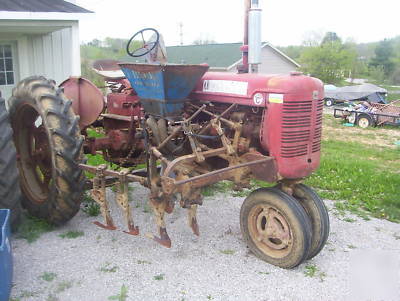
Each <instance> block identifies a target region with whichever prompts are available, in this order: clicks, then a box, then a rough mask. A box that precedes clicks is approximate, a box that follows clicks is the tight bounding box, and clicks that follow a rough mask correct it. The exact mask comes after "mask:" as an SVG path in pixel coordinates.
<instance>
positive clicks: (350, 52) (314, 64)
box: [300, 40, 357, 84]
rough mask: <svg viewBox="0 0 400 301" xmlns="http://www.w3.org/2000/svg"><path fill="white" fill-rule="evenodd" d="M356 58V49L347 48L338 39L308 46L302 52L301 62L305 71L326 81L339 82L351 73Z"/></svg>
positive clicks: (330, 82)
mask: <svg viewBox="0 0 400 301" xmlns="http://www.w3.org/2000/svg"><path fill="white" fill-rule="evenodd" d="M356 58H357V53H356V52H355V51H354V49H351V48H350V49H349V48H346V47H344V46H343V45H342V43H341V41H339V40H336V41H332V42H329V43H327V42H326V43H321V45H320V46H315V47H308V48H307V49H305V50H304V51H303V53H302V54H301V56H300V63H301V65H302V68H301V69H302V70H303V71H304V72H305V73H308V74H310V75H311V76H315V77H317V78H319V79H320V80H322V81H323V82H325V83H329V84H338V83H340V81H341V80H342V79H343V78H344V77H345V76H348V75H349V74H350V71H351V69H352V65H353V64H354V61H355V60H356Z"/></svg>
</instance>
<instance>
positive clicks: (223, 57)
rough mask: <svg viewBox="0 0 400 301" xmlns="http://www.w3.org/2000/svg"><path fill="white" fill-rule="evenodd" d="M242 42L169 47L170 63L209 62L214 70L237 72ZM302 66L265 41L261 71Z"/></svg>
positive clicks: (280, 71)
mask: <svg viewBox="0 0 400 301" xmlns="http://www.w3.org/2000/svg"><path fill="white" fill-rule="evenodd" d="M241 45H242V43H225V44H205V45H187V46H171V47H167V56H168V61H169V62H170V63H186V64H202V63H207V64H208V65H209V66H210V70H212V71H224V72H237V66H238V65H240V64H242V53H241V52H240V46H241ZM299 67H300V64H298V63H297V62H296V61H294V60H293V59H291V58H290V57H288V56H287V55H286V54H284V53H283V52H282V51H280V50H279V49H278V48H276V47H274V46H272V45H271V44H270V43H263V45H262V49H261V64H260V65H259V72H260V73H265V74H288V73H290V72H291V71H295V70H297V69H298V68H299Z"/></svg>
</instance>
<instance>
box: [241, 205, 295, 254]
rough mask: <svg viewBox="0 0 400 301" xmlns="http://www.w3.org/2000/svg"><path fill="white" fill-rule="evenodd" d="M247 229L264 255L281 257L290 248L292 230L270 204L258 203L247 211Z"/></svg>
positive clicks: (288, 251) (282, 216)
mask: <svg viewBox="0 0 400 301" xmlns="http://www.w3.org/2000/svg"><path fill="white" fill-rule="evenodd" d="M248 229H249V234H250V237H251V239H252V240H253V242H254V244H255V245H256V246H257V248H259V249H260V250H261V251H262V252H263V253H264V254H265V255H267V256H270V257H273V258H283V257H285V256H287V255H288V254H289V253H290V252H291V249H292V241H293V237H292V231H291V227H290V224H289V223H288V222H287V220H286V218H285V217H284V215H283V214H282V213H280V212H279V210H277V209H276V208H274V207H272V206H270V205H264V204H259V205H256V206H254V207H253V208H252V209H251V210H250V212H249V218H248Z"/></svg>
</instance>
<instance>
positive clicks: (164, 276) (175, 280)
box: [11, 186, 400, 301]
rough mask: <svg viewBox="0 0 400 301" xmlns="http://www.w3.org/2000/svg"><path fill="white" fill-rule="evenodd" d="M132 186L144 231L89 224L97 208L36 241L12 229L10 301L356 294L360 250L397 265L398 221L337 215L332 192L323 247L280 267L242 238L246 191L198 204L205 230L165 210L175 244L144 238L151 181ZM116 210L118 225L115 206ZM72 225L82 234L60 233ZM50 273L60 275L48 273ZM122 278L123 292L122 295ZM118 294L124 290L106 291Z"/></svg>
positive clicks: (149, 226)
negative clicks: (355, 272)
mask: <svg viewBox="0 0 400 301" xmlns="http://www.w3.org/2000/svg"><path fill="white" fill-rule="evenodd" d="M108 194H109V196H110V197H112V194H113V193H112V192H111V191H108ZM132 195H133V199H134V202H133V203H132V204H134V206H135V204H139V205H138V206H140V207H138V208H134V218H135V222H136V224H137V225H139V227H140V231H141V235H140V236H136V237H135V236H130V235H127V234H124V233H123V232H122V231H119V230H117V231H107V230H102V229H100V228H99V227H96V226H95V225H93V223H92V222H93V221H95V220H101V217H100V216H99V217H87V216H86V214H85V213H84V212H82V211H81V212H79V213H78V215H77V216H76V217H75V218H73V219H72V220H71V221H70V222H69V223H68V224H67V225H65V226H63V227H60V228H57V229H56V230H54V231H52V232H48V233H45V234H43V235H42V236H41V237H40V238H39V239H38V240H37V241H35V242H33V243H30V244H29V243H27V241H26V240H23V239H17V238H14V240H13V252H14V286H13V290H12V297H13V298H14V300H37V301H44V300H48V301H56V300H59V301H77V300H84V301H101V300H122V301H123V300H141V301H142V300H146V301H147V300H179V301H181V300H237V301H246V300H249V301H257V300H260V301H261V300H307V301H312V300H324V301H328V300H352V297H351V296H352V295H351V294H352V290H353V289H352V284H350V283H353V282H351V278H352V276H351V275H352V274H353V273H352V271H353V265H352V262H353V261H354V258H361V257H360V256H361V255H360V254H369V253H367V251H368V250H375V252H378V255H377V256H378V258H382V256H381V255H383V257H384V258H389V259H390V258H391V260H392V261H393V262H390V263H391V264H390V265H388V266H385V267H384V269H385V270H390V269H391V268H392V267H393V268H395V267H396V265H398V264H399V262H398V261H399V257H400V256H399V254H400V225H399V224H395V223H391V222H389V221H386V220H378V219H371V220H369V221H365V220H362V219H361V218H358V217H356V216H352V215H350V214H349V215H347V218H343V217H341V216H337V215H336V214H334V213H335V212H334V210H332V206H333V202H332V201H326V204H327V206H328V208H329V211H330V219H331V233H330V237H329V240H328V243H327V245H326V246H325V248H324V249H323V250H322V252H321V253H320V254H319V255H318V256H316V257H315V258H314V259H312V260H310V261H307V262H305V263H303V264H302V265H300V266H298V267H297V268H295V269H292V270H284V269H281V268H278V267H275V266H272V265H270V264H267V263H265V262H263V261H261V260H259V259H257V258H256V257H255V256H254V255H252V254H251V253H250V252H249V251H248V249H247V247H246V246H245V243H244V242H243V240H242V236H241V233H240V226H239V211H240V206H241V202H242V199H243V198H241V197H233V196H230V195H227V194H217V195H215V196H213V197H207V198H205V201H204V206H202V207H200V208H199V210H198V221H199V226H200V233H201V236H200V237H196V236H194V235H193V234H192V231H191V229H190V228H189V227H188V226H187V219H186V211H185V210H184V209H180V208H176V209H175V211H174V213H172V214H171V215H168V216H167V229H168V233H169V234H170V237H171V240H172V248H171V249H166V248H164V247H162V246H159V245H158V244H156V243H154V242H153V241H151V240H149V239H147V238H145V237H144V234H145V233H146V232H151V231H153V230H155V224H154V222H153V217H152V214H151V213H149V212H143V211H147V210H146V209H145V208H146V207H145V206H144V203H145V200H146V195H147V190H146V189H145V188H142V187H140V186H134V190H133V192H132ZM112 215H113V217H114V220H115V222H116V223H117V225H118V227H119V229H120V230H121V229H122V228H123V224H122V219H121V214H120V212H119V210H118V208H117V207H116V206H115V205H113V206H112ZM117 217H118V218H117ZM67 231H83V232H84V235H83V236H78V237H76V238H74V239H68V238H61V237H60V236H59V235H60V234H63V233H66V232H67ZM379 250H380V251H379ZM379 252H381V253H379ZM375 255H376V253H375ZM386 255H388V256H386ZM392 255H394V256H392ZM367 262H368V261H367ZM374 262H375V261H374ZM378 268H379V266H378ZM396 269H397V270H396V274H397V278H395V280H393V279H392V280H391V281H392V282H394V283H393V285H392V288H394V290H393V291H390V290H386V295H385V296H383V297H382V298H381V299H380V300H400V296H399V295H398V294H399V291H400V290H399V288H400V285H399V281H398V280H399V274H398V270H399V269H398V267H396ZM44 273H47V274H49V273H51V274H50V275H52V276H54V277H43V275H44ZM373 274H374V273H373ZM307 275H308V276H307ZM364 276H365V275H364ZM44 278H45V279H47V281H46V280H45V279H44ZM52 278H54V279H52ZM51 279H52V280H51ZM123 285H124V286H125V287H126V289H127V298H126V299H124V298H123V296H122V297H121V295H124V294H123V293H122V294H121V287H122V286H123ZM380 285H381V284H379V285H378V287H380ZM388 292H389V293H388ZM118 294H120V298H119V299H118V297H115V298H111V299H109V297H110V296H116V295H118ZM370 297H371V295H369V298H370ZM11 300H13V299H11ZM353 300H355V299H353ZM357 300H363V299H360V298H357ZM375 300H376V299H375Z"/></svg>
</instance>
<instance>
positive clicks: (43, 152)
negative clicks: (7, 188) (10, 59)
mask: <svg viewBox="0 0 400 301" xmlns="http://www.w3.org/2000/svg"><path fill="white" fill-rule="evenodd" d="M8 104H9V108H10V119H11V123H12V126H13V129H14V142H15V146H16V148H17V153H18V155H19V160H18V168H19V171H20V182H21V188H22V192H23V194H24V197H23V198H22V203H23V205H24V207H26V209H27V210H28V211H29V213H30V214H31V215H33V216H36V217H39V218H43V219H46V220H47V221H48V222H50V223H53V224H56V225H60V224H63V223H65V222H67V221H68V220H70V219H71V218H72V217H73V216H75V214H76V213H77V212H78V211H79V207H80V200H81V197H82V193H83V187H84V183H85V178H84V174H83V172H82V170H81V169H80V168H79V167H78V164H79V163H81V162H82V158H83V153H82V144H83V138H82V136H81V135H80V129H79V123H78V121H79V118H78V117H77V116H75V114H74V112H73V110H72V107H71V104H72V103H71V101H70V100H68V99H66V97H65V96H64V95H63V93H62V91H61V89H59V88H57V87H55V86H54V82H52V81H49V80H46V79H45V78H44V77H38V76H34V77H29V78H27V79H25V80H23V81H21V82H20V83H18V85H17V86H16V88H14V90H13V95H12V97H11V98H10V99H9V103H8Z"/></svg>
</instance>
